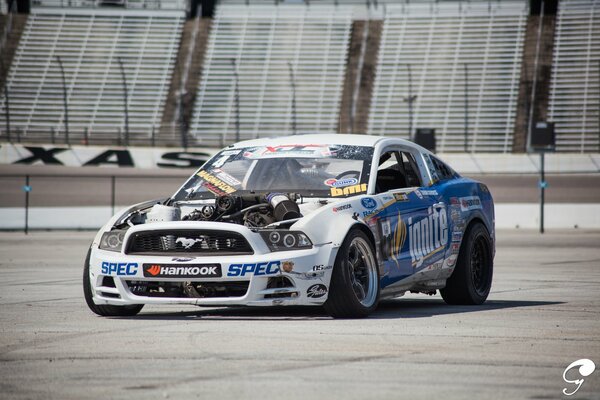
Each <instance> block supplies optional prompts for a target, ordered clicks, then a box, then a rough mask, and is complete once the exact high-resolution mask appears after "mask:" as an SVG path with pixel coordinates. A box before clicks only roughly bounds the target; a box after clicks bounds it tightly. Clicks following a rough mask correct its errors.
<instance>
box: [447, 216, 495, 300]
mask: <svg viewBox="0 0 600 400" xmlns="http://www.w3.org/2000/svg"><path fill="white" fill-rule="evenodd" d="M492 254H493V252H492V241H491V239H490V235H489V233H488V231H487V229H486V228H485V226H483V224H482V223H481V222H475V223H474V224H473V225H471V226H470V227H469V228H468V230H467V234H466V235H465V236H464V238H463V242H462V244H461V246H460V250H459V253H458V260H457V263H456V268H455V269H454V272H453V273H452V276H450V278H448V281H447V282H446V287H445V288H444V289H441V290H440V293H441V294H442V298H443V299H444V301H445V302H446V303H447V304H462V305H476V304H482V303H483V302H484V301H485V300H486V299H487V297H488V295H489V294H490V289H491V287H492V275H493V272H494V258H493V255H492Z"/></svg>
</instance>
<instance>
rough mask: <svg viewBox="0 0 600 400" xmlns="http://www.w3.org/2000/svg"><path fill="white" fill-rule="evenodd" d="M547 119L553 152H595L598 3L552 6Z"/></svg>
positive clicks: (576, 0) (564, 1)
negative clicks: (552, 127)
mask: <svg viewBox="0 0 600 400" xmlns="http://www.w3.org/2000/svg"><path fill="white" fill-rule="evenodd" d="M558 7H559V8H558V15H557V24H556V31H555V32H556V33H555V39H554V55H553V63H552V81H551V86H550V105H549V110H548V120H549V121H552V122H554V123H555V131H556V149H557V150H558V151H573V152H592V151H594V152H597V151H600V136H599V133H598V131H599V130H600V125H599V121H598V120H599V118H600V116H599V115H598V113H599V112H600V110H599V109H600V88H599V85H600V81H599V79H600V3H599V2H598V1H595V0H561V1H560V2H559V6H558Z"/></svg>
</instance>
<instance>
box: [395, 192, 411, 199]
mask: <svg viewBox="0 0 600 400" xmlns="http://www.w3.org/2000/svg"><path fill="white" fill-rule="evenodd" d="M394 200H396V201H408V195H407V194H406V193H394Z"/></svg>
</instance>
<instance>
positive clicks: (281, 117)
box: [190, 5, 352, 146]
mask: <svg viewBox="0 0 600 400" xmlns="http://www.w3.org/2000/svg"><path fill="white" fill-rule="evenodd" d="M351 17H352V7H341V6H340V7H334V6H315V5H311V6H305V5H280V6H252V7H245V6H239V5H234V6H226V5H222V6H219V7H218V9H217V11H216V15H215V17H214V21H213V25H212V31H211V36H210V38H209V43H208V48H207V53H206V56H205V63H204V69H203V73H202V78H201V79H200V83H199V86H198V93H197V96H196V103H195V108H194V115H193V118H192V123H191V129H190V134H191V135H193V136H194V137H195V139H196V141H197V142H198V143H202V144H207V145H217V146H218V145H221V144H222V143H228V142H232V141H234V140H235V137H236V107H235V79H234V78H235V74H234V67H233V65H234V64H232V60H235V65H237V71H238V75H239V102H240V139H249V138H255V137H268V136H276V135H284V134H292V133H293V124H294V122H293V121H294V118H293V113H292V109H293V96H292V84H291V79H290V75H291V74H290V68H289V64H290V65H291V67H292V71H293V75H294V76H295V87H296V101H295V104H296V110H297V112H296V122H297V131H309V130H310V131H312V130H320V131H330V132H335V131H336V129H337V124H338V115H339V105H340V98H341V94H342V85H343V79H344V75H345V69H346V56H347V52H348V44H349V38H350V30H351V23H352V18H351ZM288 63H289V64H288Z"/></svg>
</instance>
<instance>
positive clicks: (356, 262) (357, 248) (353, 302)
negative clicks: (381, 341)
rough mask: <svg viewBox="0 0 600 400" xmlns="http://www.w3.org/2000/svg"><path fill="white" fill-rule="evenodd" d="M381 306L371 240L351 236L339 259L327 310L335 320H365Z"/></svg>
mask: <svg viewBox="0 0 600 400" xmlns="http://www.w3.org/2000/svg"><path fill="white" fill-rule="evenodd" d="M378 303H379V270H378V268H377V259H376V257H375V250H374V249H373V244H372V243H371V240H370V239H369V238H368V237H367V235H365V233H364V232H362V231H361V230H359V229H353V230H351V231H350V233H348V236H346V239H345V240H344V243H342V246H341V247H340V250H339V252H338V255H337V257H336V259H335V265H334V266H333V272H332V276H331V284H330V285H329V297H328V298H327V301H326V302H325V310H326V311H327V312H328V313H329V314H330V315H331V316H332V317H334V318H362V317H366V316H367V315H369V314H370V313H371V312H372V311H373V310H375V308H376V307H377V304H378Z"/></svg>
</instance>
